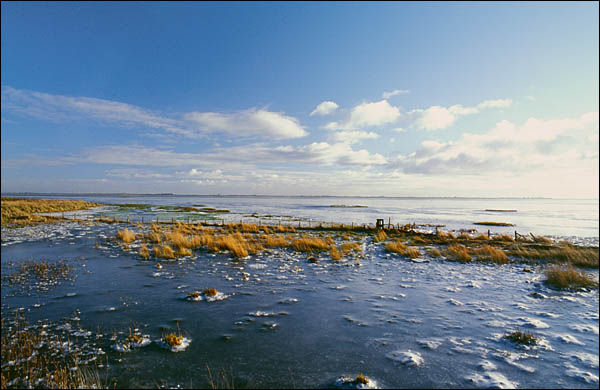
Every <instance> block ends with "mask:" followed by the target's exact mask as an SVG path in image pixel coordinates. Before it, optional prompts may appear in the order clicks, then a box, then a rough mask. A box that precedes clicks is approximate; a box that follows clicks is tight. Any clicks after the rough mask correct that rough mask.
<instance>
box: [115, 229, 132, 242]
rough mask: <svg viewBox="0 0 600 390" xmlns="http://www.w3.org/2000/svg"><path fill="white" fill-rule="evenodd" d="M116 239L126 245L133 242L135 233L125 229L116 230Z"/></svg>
mask: <svg viewBox="0 0 600 390" xmlns="http://www.w3.org/2000/svg"><path fill="white" fill-rule="evenodd" d="M117 237H118V238H119V240H121V241H123V242H124V243H126V244H129V243H132V242H134V241H135V233H134V232H132V231H131V230H129V229H127V228H125V229H123V230H117Z"/></svg>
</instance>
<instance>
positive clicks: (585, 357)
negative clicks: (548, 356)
mask: <svg viewBox="0 0 600 390" xmlns="http://www.w3.org/2000/svg"><path fill="white" fill-rule="evenodd" d="M564 356H569V357H574V358H575V359H577V360H579V361H580V362H581V363H583V364H585V365H586V366H587V367H589V368H595V369H598V355H594V354H591V353H587V352H571V353H567V354H564Z"/></svg>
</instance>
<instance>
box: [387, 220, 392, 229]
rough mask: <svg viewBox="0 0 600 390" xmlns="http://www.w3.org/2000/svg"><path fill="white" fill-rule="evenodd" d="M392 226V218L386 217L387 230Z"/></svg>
mask: <svg viewBox="0 0 600 390" xmlns="http://www.w3.org/2000/svg"><path fill="white" fill-rule="evenodd" d="M391 226H392V218H391V217H388V229H389V228H390V227H391Z"/></svg>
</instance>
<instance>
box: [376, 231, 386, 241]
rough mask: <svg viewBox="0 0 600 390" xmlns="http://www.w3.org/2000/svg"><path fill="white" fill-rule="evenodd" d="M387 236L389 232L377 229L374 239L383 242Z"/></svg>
mask: <svg viewBox="0 0 600 390" xmlns="http://www.w3.org/2000/svg"><path fill="white" fill-rule="evenodd" d="M386 238H387V234H386V233H385V231H383V230H377V231H376V232H375V235H373V240H374V241H375V242H381V241H383V240H385V239H386Z"/></svg>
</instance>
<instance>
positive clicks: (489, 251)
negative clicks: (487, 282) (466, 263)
mask: <svg viewBox="0 0 600 390" xmlns="http://www.w3.org/2000/svg"><path fill="white" fill-rule="evenodd" d="M472 251H473V253H474V254H475V255H477V256H478V258H477V260H480V261H491V262H493V263H496V264H506V263H508V261H509V260H508V256H506V253H504V251H503V250H502V249H497V248H494V247H492V246H490V245H487V244H486V245H484V246H482V247H481V248H475V249H473V250H472Z"/></svg>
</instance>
